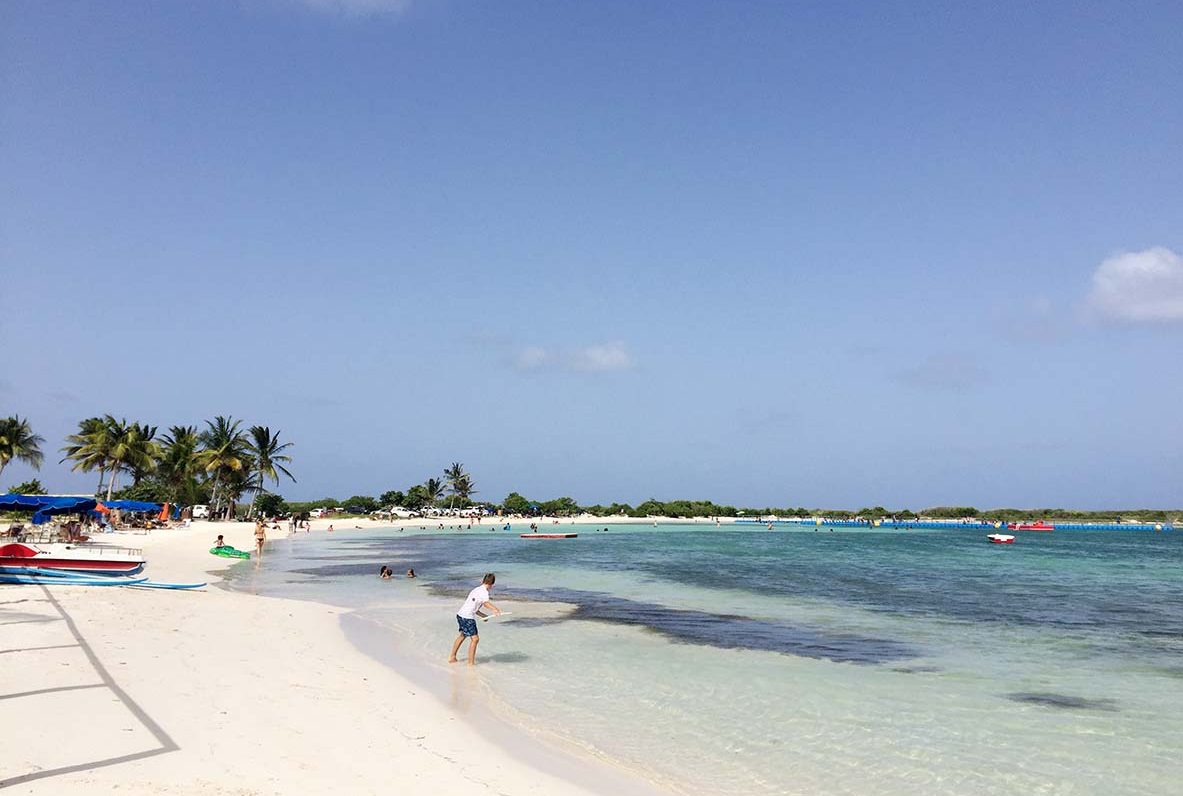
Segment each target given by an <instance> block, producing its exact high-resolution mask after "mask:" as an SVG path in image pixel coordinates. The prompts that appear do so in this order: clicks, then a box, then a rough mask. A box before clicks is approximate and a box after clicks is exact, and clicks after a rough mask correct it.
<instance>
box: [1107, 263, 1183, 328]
mask: <svg viewBox="0 0 1183 796" xmlns="http://www.w3.org/2000/svg"><path fill="white" fill-rule="evenodd" d="M1088 304H1089V306H1090V307H1091V308H1092V309H1093V310H1094V311H1096V312H1097V313H1099V314H1100V315H1102V316H1104V317H1106V318H1111V319H1114V320H1119V321H1130V322H1135V323H1137V322H1147V321H1149V322H1161V321H1183V257H1180V256H1179V255H1178V254H1176V253H1175V252H1173V251H1171V250H1170V249H1167V248H1164V247H1162V246H1156V247H1154V248H1153V249H1146V250H1145V251H1140V252H1123V253H1121V254H1118V255H1115V256H1113V257H1110V258H1109V259H1108V260H1106V261H1105V262H1103V263H1101V265H1100V266H1099V267H1098V268H1097V271H1096V273H1094V274H1093V289H1092V291H1091V292H1090V293H1089V298H1088Z"/></svg>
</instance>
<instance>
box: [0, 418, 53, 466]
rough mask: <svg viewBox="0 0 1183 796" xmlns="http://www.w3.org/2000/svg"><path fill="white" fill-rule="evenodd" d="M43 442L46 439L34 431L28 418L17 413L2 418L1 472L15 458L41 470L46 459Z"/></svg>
mask: <svg viewBox="0 0 1183 796" xmlns="http://www.w3.org/2000/svg"><path fill="white" fill-rule="evenodd" d="M42 442H45V440H44V439H42V438H41V437H40V436H38V435H37V434H34V433H33V429H32V428H31V427H30V426H29V421H28V420H21V419H20V417H18V416H16V415H13V416H12V417H5V418H0V473H3V472H4V468H5V467H7V466H8V463H9V462H11V461H12V460H13V459H16V460H18V461H22V462H24V463H25V464H27V465H29V466H30V467H32V468H33V469H34V470H40V469H41V462H42V461H44V459H45V457H44V455H43V454H42V453H41V443H42Z"/></svg>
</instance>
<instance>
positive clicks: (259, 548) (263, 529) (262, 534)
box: [255, 520, 267, 555]
mask: <svg viewBox="0 0 1183 796" xmlns="http://www.w3.org/2000/svg"><path fill="white" fill-rule="evenodd" d="M266 541H267V525H266V523H264V522H263V521H262V520H255V553H256V554H257V555H262V554H263V543H264V542H266Z"/></svg>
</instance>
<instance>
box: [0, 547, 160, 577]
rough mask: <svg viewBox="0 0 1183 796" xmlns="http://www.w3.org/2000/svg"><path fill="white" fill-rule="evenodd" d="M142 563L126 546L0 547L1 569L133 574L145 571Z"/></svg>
mask: <svg viewBox="0 0 1183 796" xmlns="http://www.w3.org/2000/svg"><path fill="white" fill-rule="evenodd" d="M144 563H145V562H144V556H143V554H142V553H141V552H140V551H139V550H132V549H129V548H125V547H75V546H74V545H68V544H47V545H35V546H30V545H26V544H21V543H19V542H13V543H12V544H6V545H3V546H0V570H2V569H3V568H4V567H22V568H24V567H39V568H41V569H54V570H63V571H66V572H88V573H90V574H92V575H134V574H136V573H137V572H140V571H141V570H142V569H143V568H144Z"/></svg>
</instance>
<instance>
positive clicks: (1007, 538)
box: [986, 533, 1015, 544]
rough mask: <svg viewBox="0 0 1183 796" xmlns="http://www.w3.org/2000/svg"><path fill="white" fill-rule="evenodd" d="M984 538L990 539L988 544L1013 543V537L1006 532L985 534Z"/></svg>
mask: <svg viewBox="0 0 1183 796" xmlns="http://www.w3.org/2000/svg"><path fill="white" fill-rule="evenodd" d="M986 538H987V539H989V540H990V544H1014V543H1015V537H1013V536H1011V535H1010V534H1008V533H991V534H987V535H986Z"/></svg>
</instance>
